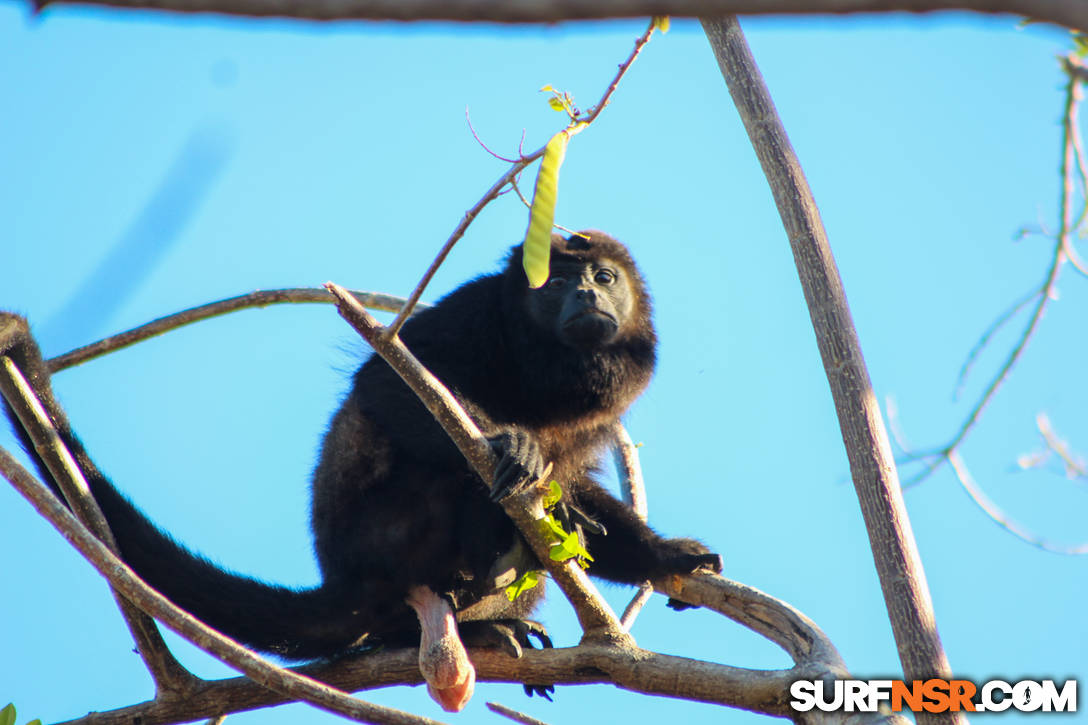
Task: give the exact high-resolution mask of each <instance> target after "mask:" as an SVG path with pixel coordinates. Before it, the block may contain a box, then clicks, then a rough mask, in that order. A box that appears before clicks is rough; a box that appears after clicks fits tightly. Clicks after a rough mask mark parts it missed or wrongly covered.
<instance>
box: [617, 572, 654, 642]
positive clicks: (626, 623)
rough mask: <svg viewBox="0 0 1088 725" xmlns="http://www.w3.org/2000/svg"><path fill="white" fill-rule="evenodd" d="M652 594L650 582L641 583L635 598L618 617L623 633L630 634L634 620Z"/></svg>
mask: <svg viewBox="0 0 1088 725" xmlns="http://www.w3.org/2000/svg"><path fill="white" fill-rule="evenodd" d="M653 594H654V585H653V584H652V583H651V582H643V583H642V585H641V586H639V588H638V591H637V592H635V596H633V597H631V601H630V602H628V603H627V607H626V608H625V609H624V610H623V614H622V615H620V627H621V628H622V629H623V631H624V632H630V631H631V627H633V626H634V624H635V619H636V618H637V617H638V614H639V612H641V611H642V608H643V607H645V606H646V602H648V601H650V597H652V596H653Z"/></svg>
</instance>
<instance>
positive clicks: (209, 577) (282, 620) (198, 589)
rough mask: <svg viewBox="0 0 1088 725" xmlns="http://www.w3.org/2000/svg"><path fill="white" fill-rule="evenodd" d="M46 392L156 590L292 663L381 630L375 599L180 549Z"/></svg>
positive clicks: (134, 561)
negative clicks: (222, 564) (114, 479)
mask: <svg viewBox="0 0 1088 725" xmlns="http://www.w3.org/2000/svg"><path fill="white" fill-rule="evenodd" d="M41 392H42V391H39V394H40V393H41ZM45 392H46V393H47V396H48V398H49V400H47V401H43V402H45V403H46V407H47V408H48V409H50V413H51V417H52V418H53V420H54V423H55V424H56V425H57V428H58V432H59V433H60V436H61V439H62V440H63V441H64V443H65V444H66V445H67V446H68V449H69V450H70V451H71V452H72V454H73V455H74V456H75V458H76V461H77V462H78V464H79V467H80V469H81V470H82V472H83V475H84V476H85V477H86V479H87V483H88V484H89V486H90V489H91V493H92V494H93V495H94V498H95V500H96V501H97V502H98V505H99V506H100V507H101V509H102V512H103V514H104V515H105V517H106V521H107V522H108V523H109V526H110V529H111V530H112V532H113V535H114V538H115V539H116V540H117V545H118V548H119V549H120V552H121V558H122V559H123V560H124V561H125V562H126V563H127V564H128V565H129V566H130V567H132V569H133V570H135V571H136V573H137V574H138V575H139V576H140V577H141V578H142V579H144V581H146V582H147V583H148V584H150V585H151V587H153V588H154V589H157V590H158V591H159V592H161V593H162V594H164V595H165V596H166V597H167V598H169V599H170V600H172V601H173V602H174V603H175V604H177V605H178V606H179V607H181V608H182V609H184V610H186V611H188V612H190V613H192V614H193V615H195V616H196V617H197V618H198V619H201V620H203V621H204V622H205V623H207V624H208V625H210V626H212V627H213V628H215V629H217V630H219V631H220V632H223V633H224V634H226V635H228V636H230V637H232V638H234V639H236V640H238V641H239V642H242V643H243V644H245V645H247V646H249V647H251V648H253V649H256V650H260V651H263V652H270V653H274V654H277V655H279V656H281V657H285V658H288V659H299V660H302V659H316V658H321V657H328V656H332V655H335V654H339V653H342V652H344V651H346V650H349V649H351V648H352V647H353V646H357V645H358V644H360V643H361V642H360V639H361V638H362V637H363V635H365V634H366V633H367V631H368V628H370V627H372V626H373V625H374V624H375V622H374V617H373V616H371V615H373V614H374V612H367V611H365V610H364V608H363V607H361V606H360V604H361V603H364V602H366V601H368V600H369V597H367V596H366V593H364V592H346V591H334V590H332V589H331V588H329V587H327V586H321V587H316V588H312V589H301V590H296V589H291V588H288V587H283V586H278V585H274V584H268V583H265V582H262V581H259V580H257V579H252V578H250V577H246V576H242V575H239V574H235V573H233V572H230V571H226V570H224V569H221V568H219V567H218V566H216V565H215V564H214V563H212V562H211V561H208V560H207V559H205V558H204V557H201V556H199V555H197V554H194V553H193V552H191V551H189V550H188V549H186V548H185V547H183V546H181V545H180V544H178V543H177V542H176V541H175V540H174V539H173V538H172V537H171V536H170V535H169V534H167V533H165V532H163V531H162V530H160V529H159V528H158V527H156V526H155V524H153V523H152V522H151V521H150V520H149V519H148V518H147V516H145V515H144V514H143V513H142V512H141V511H140V510H139V509H137V508H136V506H134V505H133V504H132V503H131V502H130V501H128V499H126V498H125V496H124V495H122V494H121V493H120V492H119V491H118V490H117V489H116V488H115V487H114V486H113V484H112V483H111V482H110V481H109V480H108V479H107V478H106V477H105V476H104V475H103V474H102V473H101V472H100V471H99V470H98V467H97V466H96V465H95V464H94V463H93V461H91V459H90V457H89V456H88V455H87V452H86V449H85V448H84V447H83V444H82V443H81V442H80V440H79V439H78V438H77V437H76V436H75V434H74V433H73V432H72V431H71V428H70V427H69V425H68V421H67V419H66V417H65V416H64V413H63V411H62V410H60V408H59V406H57V404H56V403H55V401H54V400H52V396H51V394H50V393H51V391H49V390H46V391H45ZM4 408H5V412H6V413H7V415H8V417H9V419H11V422H12V427H13V428H14V429H15V431H16V433H17V434H18V436H19V438H20V440H21V442H22V444H23V447H24V448H25V449H26V450H27V452H28V453H29V454H30V455H31V456H32V457H33V459H34V462H35V464H36V465H37V467H38V470H39V471H40V472H41V475H42V478H43V480H45V481H46V482H47V483H48V485H49V487H50V488H51V489H52V490H53V492H54V493H55V494H56V495H57V496H58V497H59V498H60V499H61V500H64V496H63V495H62V494H61V492H60V490H59V487H58V485H57V483H56V481H55V480H53V478H52V476H51V475H50V474H49V471H48V469H47V468H46V466H45V463H44V461H42V459H41V458H40V457H39V456H38V454H37V452H36V451H35V450H34V447H33V445H32V444H31V442H30V440H29V438H28V437H27V435H26V432H25V431H24V430H23V428H22V426H21V425H20V424H19V422H18V420H17V419H16V418H15V416H14V414H13V412H12V411H11V409H10V407H8V406H7V405H6V404H5V405H4Z"/></svg>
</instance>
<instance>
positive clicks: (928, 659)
mask: <svg viewBox="0 0 1088 725" xmlns="http://www.w3.org/2000/svg"><path fill="white" fill-rule="evenodd" d="M702 22H703V27H704V29H705V30H706V34H707V37H708V38H709V40H710V45H711V47H712V48H713V50H714V55H715V56H716V57H717V59H718V65H719V66H720V67H721V71H722V75H723V76H724V77H725V80H726V83H727V85H728V86H729V92H730V94H731V95H732V96H733V101H734V103H735V104H736V106H737V110H738V111H739V112H740V116H741V119H742V121H743V122H744V127H745V129H746V130H747V131H748V136H749V138H750V139H751V141H752V146H753V147H754V148H755V151H756V155H757V156H758V157H759V161H760V164H761V165H762V166H763V171H764V173H765V174H766V176H767V180H768V182H769V183H770V186H771V191H772V192H773V194H774V199H775V203H776V204H777V206H778V210H779V214H780V215H781V217H782V222H783V224H784V226H785V228H786V233H787V235H788V237H789V242H790V246H791V248H792V250H793V255H794V261H795V262H796V265H797V272H798V275H799V277H800V279H801V286H802V288H803V290H804V295H805V300H806V302H807V303H808V309H809V314H810V316H811V318H812V325H813V329H814V330H815V332H816V343H817V346H818V347H819V350H820V355H821V357H822V359H823V363H824V370H825V372H826V374H827V379H828V382H829V383H830V387H831V394H832V397H833V399H834V401H835V410H836V412H837V414H838V418H839V426H840V428H841V429H842V436H843V442H844V443H845V445H846V453H847V457H848V458H849V461H850V470H851V473H852V475H853V480H854V487H855V489H856V491H857V495H858V501H859V503H860V504H861V511H862V515H863V517H864V519H865V528H866V530H867V531H868V533H869V543H870V547H871V548H872V551H873V558H874V560H875V563H876V568H877V573H878V574H879V577H880V584H881V589H882V590H883V594H884V602H885V604H886V606H887V608H888V614H889V617H890V619H891V624H892V631H893V633H894V635H895V641H896V645H897V647H898V650H899V659H900V662H901V663H902V665H903V672H904V675H905V679H907V680H926V679H929V678H932V677H944V678H948V677H949V676H950V671H949V665H948V660H947V659H946V657H945V654H944V650H943V648H942V646H941V641H940V637H939V636H938V635H937V625H936V621H935V618H934V615H933V604H932V601H931V600H930V596H929V589H928V587H927V585H926V581H925V574H924V572H923V570H922V562H921V558H920V557H919V555H918V550H917V547H916V545H915V543H914V535H913V533H912V532H911V528H910V520H909V518H908V516H907V510H906V506H905V505H904V503H903V495H902V491H901V490H900V488H899V478H898V476H897V474H896V470H895V463H894V461H893V458H892V453H891V446H890V444H889V442H888V436H887V433H886V432H885V430H884V424H883V422H882V420H881V416H880V409H879V406H878V405H877V401H876V396H875V395H874V393H873V389H872V383H871V382H870V380H869V373H868V370H867V369H866V367H865V360H864V358H863V357H862V354H861V345H860V343H859V341H858V337H857V331H856V330H855V329H854V323H853V320H852V319H851V316H850V308H849V306H848V304H847V302H846V294H845V292H844V291H843V287H842V280H841V279H840V278H839V273H838V269H837V267H836V265H835V260H834V257H833V256H832V254H831V247H830V244H829V243H828V240H827V233H826V232H825V231H824V227H823V223H822V222H821V220H820V215H819V211H818V210H817V208H816V202H815V199H814V198H813V196H812V191H811V189H809V186H808V182H807V181H806V180H805V177H804V174H803V173H802V171H801V166H800V163H799V161H798V159H797V156H796V154H795V153H794V151H793V148H792V146H791V145H790V142H789V139H788V138H787V136H786V131H785V128H784V127H783V126H782V122H781V120H780V119H779V117H778V112H777V111H776V110H775V107H774V103H773V101H772V100H771V97H770V93H769V92H768V90H767V87H766V85H765V84H764V82H763V78H762V76H761V74H760V72H759V69H758V67H757V66H756V64H755V59H754V58H753V57H752V54H751V50H750V49H749V48H748V44H747V41H746V40H745V39H744V35H743V33H742V32H741V29H740V25H739V24H738V23H737V20H736V18H734V17H726V18H714V19H703V21H702ZM957 719H962V718H958V717H957V715H956V714H951V713H949V714H942V715H936V714H931V713H918V720H919V722H920V723H935V722H942V723H947V722H955V721H957Z"/></svg>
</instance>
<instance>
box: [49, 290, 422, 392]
mask: <svg viewBox="0 0 1088 725" xmlns="http://www.w3.org/2000/svg"><path fill="white" fill-rule="evenodd" d="M351 294H352V295H354V296H355V299H357V300H359V303H360V304H363V305H366V306H367V307H369V308H371V309H375V310H385V311H386V312H397V311H399V310H400V309H401V307H402V306H403V305H404V300H403V299H401V298H400V297H394V296H393V295H385V294H380V293H377V292H354V291H353V292H352V293H351ZM334 301H335V300H333V298H332V296H331V295H330V294H329V293H328V291H327V290H324V289H321V288H318V287H291V288H287V289H273V290H257V291H255V292H249V293H247V294H243V295H237V296H236V297H228V298H227V299H224V300H218V301H216V302H209V303H208V304H205V305H199V306H197V307H191V308H189V309H187V310H182V311H181V312H175V313H174V314H172V315H166V316H165V317H160V318H158V319H156V320H152V321H151V322H148V323H146V324H143V325H140V326H139V327H134V328H132V329H131V330H126V331H125V332H119V333H117V334H116V335H110V336H109V337H107V338H104V339H102V340H99V341H98V342H92V343H91V344H89V345H84V346H83V347H77V348H76V349H75V350H71V351H69V352H66V353H64V354H63V355H57V356H56V357H53V358H50V359H48V360H46V361H45V362H46V364H47V365H48V366H49V372H50V373H55V372H57V371H58V370H64V369H65V368H70V367H72V366H74V365H79V364H81V363H85V362H87V361H88V360H93V359H94V358H96V357H100V356H102V355H105V354H107V353H111V352H115V351H117V350H120V349H121V348H124V347H128V346H129V345H134V344H136V343H137V342H140V341H142V340H146V339H148V338H149V337H155V336H157V335H161V334H163V333H164V332H169V331H171V330H176V329H177V328H179V327H183V326H185V325H191V324H192V323H194V322H200V321H201V320H207V319H208V318H210V317H215V316H217V315H225V314H227V313H228V312H236V311H237V310H244V309H247V308H250V307H267V306H268V305H275V304H280V303H284V302H295V303H297V302H325V303H331V302H334Z"/></svg>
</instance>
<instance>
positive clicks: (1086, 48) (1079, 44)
mask: <svg viewBox="0 0 1088 725" xmlns="http://www.w3.org/2000/svg"><path fill="white" fill-rule="evenodd" d="M1073 49H1074V50H1073V52H1075V53H1076V54H1077V56H1078V57H1080V58H1083V57H1085V56H1088V35H1085V34H1084V33H1080V32H1075V33H1073Z"/></svg>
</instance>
